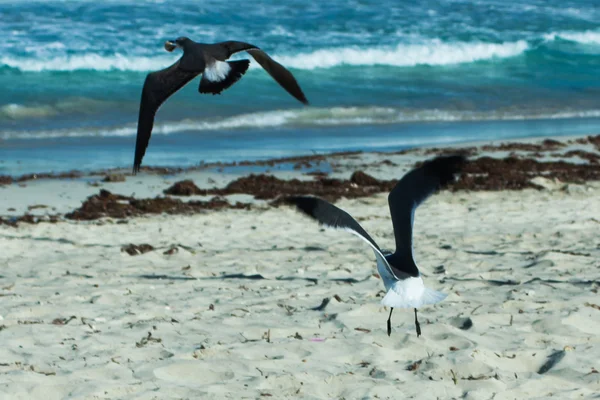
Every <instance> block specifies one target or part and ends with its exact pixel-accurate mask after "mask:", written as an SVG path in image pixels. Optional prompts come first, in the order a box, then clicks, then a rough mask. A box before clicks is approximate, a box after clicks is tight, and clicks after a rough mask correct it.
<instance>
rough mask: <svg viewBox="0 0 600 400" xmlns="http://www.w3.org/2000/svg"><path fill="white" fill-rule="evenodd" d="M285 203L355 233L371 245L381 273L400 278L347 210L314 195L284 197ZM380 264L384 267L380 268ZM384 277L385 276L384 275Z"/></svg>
mask: <svg viewBox="0 0 600 400" xmlns="http://www.w3.org/2000/svg"><path fill="white" fill-rule="evenodd" d="M284 201H285V203H287V204H290V205H294V206H296V208H297V209H298V210H300V211H302V212H303V213H304V214H306V215H308V216H309V217H312V218H313V219H315V220H316V221H317V222H319V224H321V225H324V226H326V227H329V228H334V229H342V230H345V231H348V232H350V233H353V234H354V235H356V236H358V237H359V238H361V239H362V240H364V241H365V242H367V243H368V244H369V246H371V248H372V249H373V253H375V258H377V264H378V270H379V271H380V273H383V274H386V278H387V279H386V280H388V281H389V280H391V279H398V276H397V275H396V274H395V273H394V271H393V269H392V268H391V267H390V264H389V263H388V261H387V259H386V257H385V256H384V255H383V253H382V251H381V249H380V248H379V246H378V245H377V243H375V241H374V240H373V238H372V237H371V236H370V235H369V234H368V233H367V231H365V230H364V229H363V227H362V226H360V224H359V223H358V222H357V221H356V220H355V219H354V218H352V216H351V215H350V214H348V213H347V212H346V211H344V210H342V209H340V208H338V207H336V206H334V205H333V204H331V203H328V202H326V201H325V200H322V199H319V198H317V197H312V196H290V197H286V198H285V199H284ZM379 265H381V266H383V268H379ZM382 278H383V277H382Z"/></svg>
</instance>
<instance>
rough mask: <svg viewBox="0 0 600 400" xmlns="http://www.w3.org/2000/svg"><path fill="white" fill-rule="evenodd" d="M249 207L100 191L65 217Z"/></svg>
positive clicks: (172, 212) (246, 206) (189, 212)
mask: <svg viewBox="0 0 600 400" xmlns="http://www.w3.org/2000/svg"><path fill="white" fill-rule="evenodd" d="M249 207H250V205H249V204H245V203H239V202H238V203H235V204H230V203H229V202H228V201H227V200H225V199H222V198H218V197H214V198H212V199H210V200H208V201H189V202H183V201H181V200H179V199H172V198H170V197H156V198H153V199H135V198H133V197H127V196H121V195H118V194H113V193H111V192H109V191H108V190H104V189H102V190H100V193H99V194H95V195H92V196H90V197H88V198H87V199H86V201H84V202H83V204H82V205H81V207H80V208H78V209H77V210H75V211H73V212H71V213H68V214H66V215H65V218H67V219H74V220H85V221H89V220H95V219H98V218H102V217H111V218H126V217H133V216H139V215H144V214H162V213H166V214H193V213H198V212H201V211H203V210H216V209H223V208H249Z"/></svg>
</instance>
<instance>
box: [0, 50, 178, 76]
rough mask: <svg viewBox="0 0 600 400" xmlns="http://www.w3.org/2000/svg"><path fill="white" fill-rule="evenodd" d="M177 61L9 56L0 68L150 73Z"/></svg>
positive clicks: (165, 58) (2, 59) (1, 59)
mask: <svg viewBox="0 0 600 400" xmlns="http://www.w3.org/2000/svg"><path fill="white" fill-rule="evenodd" d="M175 60H177V57H173V56H171V57H168V56H158V57H146V56H126V55H123V54H114V55H109V56H102V55H99V54H93V53H92V54H81V55H69V56H54V57H49V58H45V59H31V58H18V57H11V56H3V57H0V67H1V66H7V67H10V68H15V69H18V70H21V71H28V72H41V71H77V70H92V71H111V70H118V71H152V70H157V69H162V68H165V67H167V66H169V65H171V64H172V63H173V62H175Z"/></svg>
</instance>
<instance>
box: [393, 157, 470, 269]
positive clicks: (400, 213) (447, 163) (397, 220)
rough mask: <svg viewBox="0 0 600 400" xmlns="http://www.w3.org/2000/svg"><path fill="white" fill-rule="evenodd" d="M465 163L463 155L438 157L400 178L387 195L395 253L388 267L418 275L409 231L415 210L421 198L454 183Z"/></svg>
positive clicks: (423, 198) (422, 199)
mask: <svg viewBox="0 0 600 400" xmlns="http://www.w3.org/2000/svg"><path fill="white" fill-rule="evenodd" d="M465 163H466V159H465V157H464V156H459V155H453V156H442V157H436V158H434V159H432V160H428V161H425V162H424V163H423V164H422V165H421V166H420V167H418V168H415V169H413V170H411V171H410V172H408V173H407V174H406V175H404V176H403V177H402V179H400V181H399V182H398V183H397V184H396V186H395V187H394V189H392V191H391V192H390V194H389V196H388V203H389V206H390V213H391V215H392V223H393V225H394V237H395V238H396V252H395V253H394V255H393V256H392V257H393V259H394V261H393V262H391V264H392V265H393V266H395V267H398V268H401V269H402V270H403V271H404V272H406V273H409V274H411V275H413V276H418V275H419V271H418V269H417V267H416V265H415V264H414V261H413V257H412V228H413V222H414V215H415V210H416V208H417V207H418V206H419V204H421V203H422V202H423V201H425V199H427V198H428V197H429V196H430V195H432V194H433V193H435V192H436V191H437V190H438V189H440V188H442V187H444V186H445V185H447V184H448V183H450V182H452V181H453V180H454V177H455V174H457V173H458V172H459V171H460V170H461V169H462V167H463V165H464V164H465Z"/></svg>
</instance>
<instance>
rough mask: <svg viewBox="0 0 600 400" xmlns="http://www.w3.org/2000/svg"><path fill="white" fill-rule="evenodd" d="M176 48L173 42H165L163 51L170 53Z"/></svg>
mask: <svg viewBox="0 0 600 400" xmlns="http://www.w3.org/2000/svg"><path fill="white" fill-rule="evenodd" d="M176 48H177V43H175V41H174V40H167V41H166V42H165V50H167V51H169V52H171V51H173V50H175V49H176Z"/></svg>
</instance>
